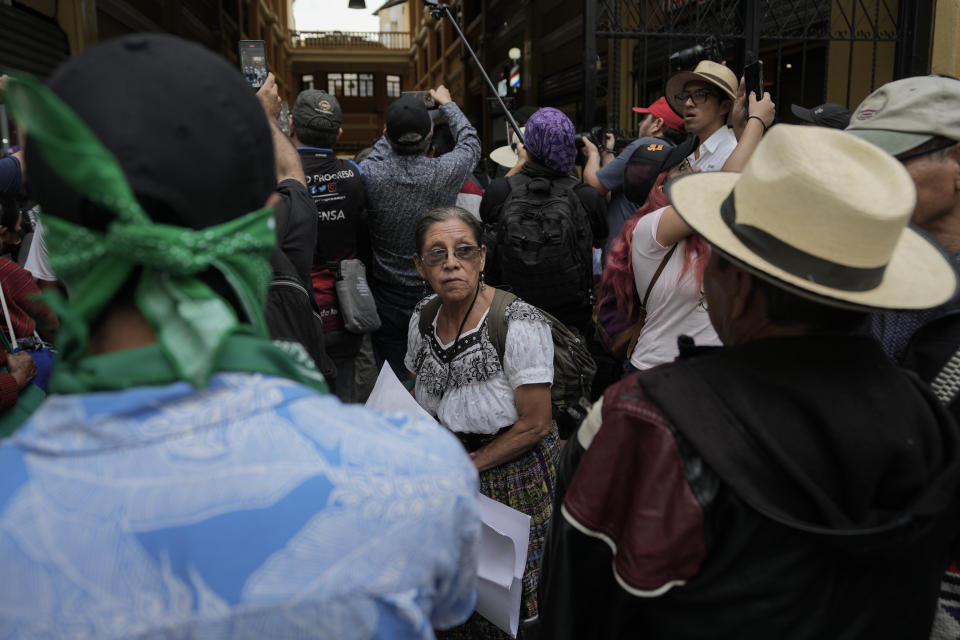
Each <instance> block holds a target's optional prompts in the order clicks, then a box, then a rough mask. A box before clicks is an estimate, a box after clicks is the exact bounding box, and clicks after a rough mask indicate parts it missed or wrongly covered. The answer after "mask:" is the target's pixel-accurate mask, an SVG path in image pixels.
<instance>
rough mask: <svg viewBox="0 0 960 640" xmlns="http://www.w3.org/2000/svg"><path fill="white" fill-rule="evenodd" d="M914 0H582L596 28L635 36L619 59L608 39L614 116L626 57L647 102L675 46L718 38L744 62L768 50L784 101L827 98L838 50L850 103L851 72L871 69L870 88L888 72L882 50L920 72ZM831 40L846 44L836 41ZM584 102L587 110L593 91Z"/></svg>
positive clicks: (599, 32)
mask: <svg viewBox="0 0 960 640" xmlns="http://www.w3.org/2000/svg"><path fill="white" fill-rule="evenodd" d="M914 4H915V3H906V5H905V3H904V2H903V0H901V2H900V3H898V2H896V1H895V0H585V6H587V7H595V11H596V13H595V16H590V17H591V18H592V19H593V20H595V22H593V24H595V27H594V30H595V33H596V37H598V38H609V39H611V40H613V41H616V40H619V39H628V40H631V41H633V42H634V43H636V46H635V47H634V49H633V56H632V58H633V59H632V60H630V59H629V58H627V59H621V55H620V51H621V49H620V47H612V48H610V51H611V59H610V61H609V63H610V66H611V67H612V68H613V69H615V70H616V71H614V73H613V74H612V76H611V79H612V82H613V83H614V86H612V87H610V96H611V98H610V100H609V101H608V105H607V107H608V117H613V118H615V117H616V114H617V113H618V112H619V110H620V109H619V96H620V90H619V86H617V85H618V84H619V79H620V77H621V76H620V73H619V69H620V68H621V67H622V66H623V65H629V68H630V75H631V76H632V78H633V82H632V84H633V87H632V100H633V104H644V105H645V104H648V103H649V101H651V100H652V99H654V98H655V97H657V95H659V92H662V89H663V82H664V81H665V78H666V77H668V76H669V74H670V73H672V71H673V65H672V63H671V61H670V55H671V53H674V52H678V51H680V50H683V49H686V48H688V47H692V46H694V45H697V44H701V45H703V44H706V43H707V41H708V40H710V39H711V38H712V39H713V40H714V41H715V42H717V43H718V44H719V46H720V52H719V53H720V54H721V55H722V57H723V58H724V59H726V60H727V62H728V63H729V64H730V65H731V66H733V67H734V68H736V69H738V70H739V69H740V68H742V66H743V64H744V63H745V61H746V59H747V58H751V59H752V57H753V56H757V55H759V56H761V57H764V58H766V59H767V66H766V67H765V69H764V77H765V80H767V81H768V82H769V84H768V85H767V86H768V87H769V88H770V91H771V93H773V95H774V100H775V101H776V100H778V98H781V100H780V102H782V103H783V106H784V107H785V108H788V107H789V102H787V101H786V100H787V99H789V100H793V101H796V102H797V103H801V104H806V103H807V102H809V101H811V100H814V101H815V100H820V99H822V97H823V95H824V94H825V93H826V84H827V79H828V58H829V57H830V56H831V55H833V56H835V57H839V58H840V59H842V62H838V61H837V60H836V59H834V63H836V66H837V67H838V68H839V66H842V67H843V68H845V69H846V77H845V78H842V82H843V83H844V84H845V85H846V86H845V91H844V92H843V95H844V97H845V98H846V102H848V103H850V102H851V101H852V100H853V94H854V90H853V87H852V81H853V80H855V79H857V80H860V79H868V84H869V88H870V89H871V90H872V89H873V88H875V87H876V86H878V85H879V84H882V83H883V82H885V81H886V79H884V78H886V76H884V74H881V73H880V69H879V66H880V63H881V58H883V64H884V65H886V66H885V68H886V69H889V67H890V62H889V61H888V60H889V59H893V57H894V55H895V56H896V60H895V61H894V68H893V73H894V77H902V76H904V75H912V74H914V73H916V71H912V72H911V71H910V69H908V68H907V63H910V62H911V57H910V53H911V52H912V51H914V49H922V48H923V45H924V42H919V44H918V43H917V42H914V41H915V40H916V35H915V33H914V32H916V33H920V32H921V31H922V29H919V28H918V27H914V26H911V24H901V22H902V21H907V20H913V21H916V20H918V19H919V18H918V16H919V12H918V11H917V10H914V9H911V8H910V7H911V6H913V5H914ZM917 4H923V3H917ZM914 14H917V15H914ZM834 43H840V44H841V46H840V47H835V48H833V49H831V47H830V45H831V44H834ZM591 45H592V43H590V42H588V43H587V46H588V47H590V46H591ZM855 62H858V63H859V64H857V65H855V64H854V63H855ZM867 65H868V66H867ZM914 66H916V65H914ZM589 73H590V70H589V67H588V68H587V69H586V74H587V76H589ZM835 75H837V73H835ZM860 84H863V83H862V82H861V83H860ZM781 89H789V90H790V91H787V92H782V91H781ZM860 92H862V87H861V90H860ZM838 101H841V102H842V101H843V100H842V99H840V100H838ZM584 104H585V105H586V107H585V110H586V111H590V108H589V101H588V98H587V97H586V94H585V103H584Z"/></svg>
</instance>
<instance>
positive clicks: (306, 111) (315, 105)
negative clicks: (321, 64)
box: [290, 89, 343, 133]
mask: <svg viewBox="0 0 960 640" xmlns="http://www.w3.org/2000/svg"><path fill="white" fill-rule="evenodd" d="M290 113H291V114H292V115H293V125H294V126H295V127H296V128H297V130H299V131H303V130H305V129H313V130H314V131H317V132H318V133H336V132H337V131H338V130H339V129H340V123H341V122H343V111H342V110H341V109H340V103H339V102H337V99H336V98H335V97H334V96H332V95H330V94H329V93H327V92H326V91H323V90H320V89H307V90H306V91H301V92H300V95H298V96H297V100H296V101H295V102H294V103H293V111H291V112H290Z"/></svg>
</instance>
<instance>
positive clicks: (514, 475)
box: [437, 426, 560, 640]
mask: <svg viewBox="0 0 960 640" xmlns="http://www.w3.org/2000/svg"><path fill="white" fill-rule="evenodd" d="M456 435H458V436H459V435H466V434H456ZM496 435H497V434H492V435H488V436H479V438H480V439H481V440H480V441H479V442H477V441H474V442H472V443H471V444H474V445H476V444H479V445H480V446H483V445H485V444H487V443H488V442H490V441H492V440H493V439H494V438H495V437H496ZM462 440H463V439H462V438H461V441H462ZM484 440H485V441H484ZM559 457H560V436H559V435H558V434H557V428H556V426H554V428H553V430H552V431H551V432H550V433H549V434H548V435H547V437H545V438H544V439H543V440H541V441H540V442H539V443H538V444H537V445H536V446H535V447H533V448H532V449H531V450H530V451H528V452H527V453H525V454H524V455H522V456H520V457H519V458H516V459H515V460H512V461H510V462H508V463H506V464H502V465H500V466H499V467H494V468H493V469H488V470H486V471H483V472H481V473H480V493H482V494H483V495H485V496H487V497H489V498H492V499H494V500H496V501H498V502H502V503H503V504H505V505H507V506H509V507H512V508H514V509H516V510H517V511H522V512H523V513H525V514H527V515H529V516H530V543H529V546H528V547H527V564H526V567H525V568H524V571H523V594H522V596H521V601H520V620H521V622H522V621H523V620H525V619H527V618H532V617H534V616H536V615H537V613H538V608H537V585H538V583H539V579H540V559H541V557H542V556H543V544H544V540H545V539H546V536H547V526H548V524H549V523H550V516H551V513H552V510H553V491H554V487H555V486H556V480H557V463H558V460H559ZM509 637H510V636H508V635H507V634H505V633H504V632H502V631H500V630H499V629H498V628H497V627H495V626H494V625H493V624H491V623H490V622H488V621H487V620H486V619H485V618H482V617H481V616H480V615H479V614H477V613H474V614H473V615H472V616H471V617H470V619H469V620H467V622H466V623H465V624H462V625H460V626H459V627H456V628H454V629H451V630H449V631H441V632H438V633H437V638H438V639H439V640H452V639H459V638H464V639H467V638H469V639H470V640H483V639H491V640H493V639H496V640H501V639H506V638H509Z"/></svg>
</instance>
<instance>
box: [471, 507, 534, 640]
mask: <svg viewBox="0 0 960 640" xmlns="http://www.w3.org/2000/svg"><path fill="white" fill-rule="evenodd" d="M480 516H481V518H482V519H483V529H482V532H481V534H480V564H479V567H478V570H477V573H478V580H477V613H479V614H480V615H482V616H483V617H484V618H486V619H487V620H489V621H490V622H492V623H493V624H495V625H497V626H498V627H499V628H500V629H502V630H503V631H505V632H506V633H509V634H510V635H511V636H512V637H514V638H516V637H517V626H518V625H519V623H520V594H521V592H522V590H523V588H522V587H523V583H522V578H523V569H524V567H525V566H526V564H527V545H528V544H529V542H530V516H528V515H526V514H524V513H520V512H519V511H517V510H516V509H511V508H510V507H508V506H507V505H505V504H501V503H499V502H497V501H496V500H491V499H490V498H488V497H486V496H483V495H482V496H480Z"/></svg>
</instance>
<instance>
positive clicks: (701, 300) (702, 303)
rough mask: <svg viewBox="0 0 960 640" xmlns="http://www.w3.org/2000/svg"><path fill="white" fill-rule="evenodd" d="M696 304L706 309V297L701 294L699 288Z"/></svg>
mask: <svg viewBox="0 0 960 640" xmlns="http://www.w3.org/2000/svg"><path fill="white" fill-rule="evenodd" d="M697 306H698V307H700V308H701V309H703V310H704V311H707V310H708V309H707V297H706V296H705V295H704V294H703V289H700V298H699V299H698V300H697Z"/></svg>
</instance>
